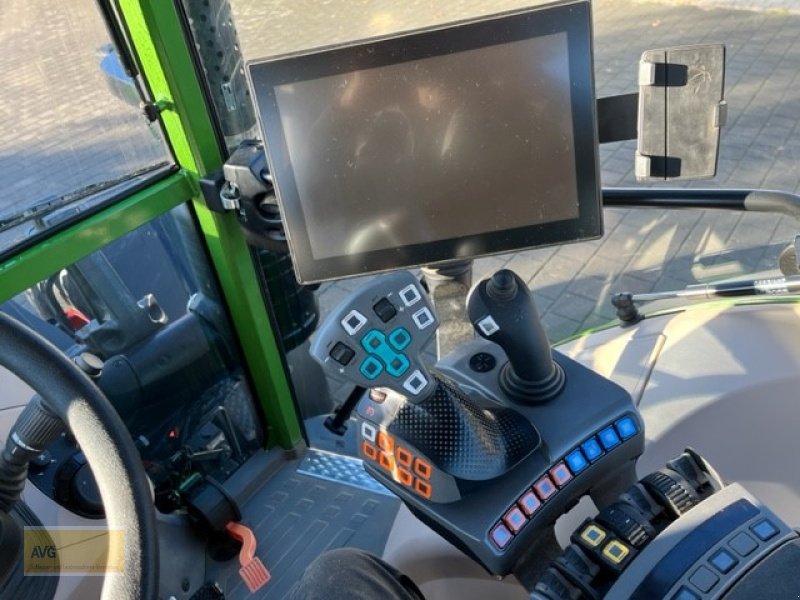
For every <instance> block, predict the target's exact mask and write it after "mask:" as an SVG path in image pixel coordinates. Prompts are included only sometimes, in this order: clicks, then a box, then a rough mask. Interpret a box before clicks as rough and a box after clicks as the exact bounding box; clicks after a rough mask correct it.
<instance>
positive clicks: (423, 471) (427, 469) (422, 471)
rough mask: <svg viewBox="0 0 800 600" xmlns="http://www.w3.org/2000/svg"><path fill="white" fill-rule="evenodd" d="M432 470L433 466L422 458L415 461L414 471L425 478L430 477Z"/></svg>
mask: <svg viewBox="0 0 800 600" xmlns="http://www.w3.org/2000/svg"><path fill="white" fill-rule="evenodd" d="M432 471H433V469H431V466H430V465H429V464H428V463H426V462H425V461H424V460H422V459H421V458H418V459H417V460H416V461H415V462H414V472H415V473H416V474H417V475H419V476H420V477H422V478H423V479H430V478H431V472H432Z"/></svg>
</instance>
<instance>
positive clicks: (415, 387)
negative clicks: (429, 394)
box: [403, 369, 428, 396]
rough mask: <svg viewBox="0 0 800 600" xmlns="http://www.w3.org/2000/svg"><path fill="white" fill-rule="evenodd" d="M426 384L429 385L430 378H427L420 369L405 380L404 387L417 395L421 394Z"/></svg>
mask: <svg viewBox="0 0 800 600" xmlns="http://www.w3.org/2000/svg"><path fill="white" fill-rule="evenodd" d="M426 385H428V380H427V379H425V376H424V375H423V374H422V373H421V372H420V370H419V369H417V370H416V371H414V372H413V373H412V374H411V375H410V376H409V378H408V379H406V380H405V381H404V382H403V388H405V389H406V390H407V391H409V392H411V393H412V394H414V395H415V396H416V395H417V394H419V393H420V392H421V391H422V390H423V389H424V388H425V386H426Z"/></svg>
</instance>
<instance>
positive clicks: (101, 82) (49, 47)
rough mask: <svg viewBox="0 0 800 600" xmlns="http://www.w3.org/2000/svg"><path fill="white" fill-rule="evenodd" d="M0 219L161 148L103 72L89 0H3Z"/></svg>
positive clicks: (161, 153)
mask: <svg viewBox="0 0 800 600" xmlns="http://www.w3.org/2000/svg"><path fill="white" fill-rule="evenodd" d="M0 15H2V16H3V21H2V23H3V24H2V26H0V188H2V190H3V194H2V196H0V218H2V217H3V215H4V213H6V212H8V211H9V210H13V209H14V208H15V207H20V206H29V205H30V204H32V203H34V202H38V201H41V200H44V199H46V198H48V197H55V196H60V195H63V194H66V193H69V192H74V191H76V190H77V189H79V188H82V187H84V186H88V185H90V184H94V183H99V182H101V181H107V180H110V179H115V178H117V177H120V176H122V175H124V174H126V173H128V172H131V171H134V170H137V169H141V168H143V167H145V166H148V165H151V164H154V163H157V162H160V161H162V160H164V159H165V158H166V156H167V154H166V149H165V147H164V145H163V142H162V141H161V139H160V132H158V130H156V129H155V128H154V129H153V130H152V131H150V130H149V129H150V128H149V127H148V125H147V124H146V122H145V120H144V117H143V116H142V115H141V113H140V111H139V109H138V108H137V107H136V105H135V104H134V105H130V104H127V103H125V102H124V101H123V100H121V99H119V98H116V97H114V96H112V95H111V94H110V93H109V91H108V89H109V88H108V84H107V81H106V79H105V77H104V76H103V74H102V70H101V68H100V61H101V60H102V57H103V55H102V52H101V49H102V48H103V46H104V45H106V44H108V43H109V40H110V38H109V35H108V32H107V31H106V29H105V26H104V24H103V21H102V19H101V17H100V13H99V11H98V10H97V5H96V3H95V2H94V1H93V0H70V2H50V1H48V0H25V1H21V0H0Z"/></svg>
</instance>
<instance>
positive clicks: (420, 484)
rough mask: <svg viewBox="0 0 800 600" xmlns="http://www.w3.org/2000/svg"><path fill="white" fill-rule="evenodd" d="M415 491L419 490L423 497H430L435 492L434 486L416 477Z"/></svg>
mask: <svg viewBox="0 0 800 600" xmlns="http://www.w3.org/2000/svg"><path fill="white" fill-rule="evenodd" d="M414 491H415V492H417V493H418V494H419V495H420V496H422V497H423V498H430V497H431V493H432V492H433V488H432V487H431V484H430V483H428V482H426V481H422V480H421V479H415V480H414Z"/></svg>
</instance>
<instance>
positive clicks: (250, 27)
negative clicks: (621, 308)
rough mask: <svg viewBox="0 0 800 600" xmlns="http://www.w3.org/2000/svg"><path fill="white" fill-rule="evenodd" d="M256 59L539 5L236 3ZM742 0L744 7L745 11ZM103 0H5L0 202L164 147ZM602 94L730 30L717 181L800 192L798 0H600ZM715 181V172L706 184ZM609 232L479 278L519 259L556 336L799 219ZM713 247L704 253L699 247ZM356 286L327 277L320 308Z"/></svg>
mask: <svg viewBox="0 0 800 600" xmlns="http://www.w3.org/2000/svg"><path fill="white" fill-rule="evenodd" d="M233 4H234V16H235V18H236V21H237V24H238V27H239V30H240V34H241V41H242V47H243V50H244V52H245V55H246V57H248V58H255V57H257V56H262V55H264V54H270V53H275V52H283V51H288V50H294V49H298V48H302V47H307V46H309V45H312V44H321V43H330V42H335V41H342V40H346V39H352V38H354V37H362V36H365V35H372V34H376V33H382V32H383V33H385V32H387V31H392V30H399V29H408V28H412V27H418V26H422V25H427V24H431V23H432V22H443V21H447V20H451V19H455V18H460V17H465V16H471V15H476V14H480V13H489V12H494V11H496V10H501V9H507V8H513V7H519V6H523V5H527V4H530V0H451V1H448V2H446V3H445V2H439V3H435V4H432V3H429V2H427V1H423V0H407V1H405V2H396V1H395V0H351V1H344V0H342V1H339V2H333V1H331V0H323V1H319V0H292V1H287V0H233ZM736 8H745V9H748V10H734V9H736ZM95 11H96V9H95V5H94V3H93V2H91V0H73V1H72V2H69V3H66V4H65V3H58V5H56V4H53V3H50V2H47V1H46V0H28V1H27V2H15V1H13V0H0V14H3V16H4V17H6V18H4V20H3V22H4V25H3V27H2V28H0V49H1V50H2V52H0V73H2V75H0V77H2V86H0V184H1V185H2V186H3V189H4V191H5V193H4V194H3V196H2V197H0V214H2V213H3V212H4V211H5V210H7V209H8V208H10V207H13V206H20V205H23V204H26V203H30V202H33V201H35V200H37V199H41V198H44V197H46V196H48V195H53V194H59V193H64V192H66V191H70V190H73V189H75V188H76V187H80V186H82V185H86V184H88V183H92V182H96V181H99V180H101V179H106V178H108V176H110V175H111V176H113V175H117V174H120V173H122V172H125V170H127V169H128V168H133V167H140V166H144V165H145V164H149V163H150V162H153V161H155V160H158V158H159V157H160V156H162V146H161V142H160V140H159V139H158V137H157V136H156V135H154V134H153V132H151V131H149V130H148V127H147V126H146V125H145V124H144V122H143V120H142V119H141V117H140V116H139V115H138V113H137V111H136V110H135V109H134V108H132V107H130V106H129V105H126V104H125V103H124V102H122V101H120V100H119V99H117V98H115V97H113V96H111V95H110V94H109V93H108V92H107V88H106V82H105V81H104V79H103V78H102V76H101V74H100V69H99V62H100V58H101V57H100V54H99V53H98V49H99V48H100V47H101V46H102V45H103V44H104V43H106V42H107V41H108V35H107V33H106V32H105V30H104V29H103V26H102V23H101V21H100V19H99V17H97V15H96V12H95ZM594 11H595V32H596V48H595V51H596V57H595V59H596V71H597V91H598V95H599V96H605V95H611V94H616V93H623V92H629V91H634V90H635V87H634V86H635V72H636V69H635V66H636V62H637V60H638V56H639V54H640V53H641V51H643V50H645V49H647V48H652V47H659V46H665V45H675V44H682V43H694V42H704V41H705V42H725V43H726V44H727V47H728V76H727V96H728V101H729V104H730V119H729V126H728V127H727V128H726V129H725V130H724V133H723V140H722V144H723V150H722V159H721V162H720V175H719V178H718V179H717V180H716V181H715V182H712V183H710V185H721V186H743V187H759V186H765V187H775V188H782V189H787V190H791V191H798V190H800V169H798V164H799V163H800V132H798V131H797V115H798V114H800V85H798V83H800V81H799V80H798V72H799V71H798V68H797V66H798V59H800V1H798V0H761V1H759V0H664V1H660V0H596V1H595V3H594ZM632 156H633V146H632V144H630V143H623V144H617V145H612V146H609V147H605V148H604V149H603V152H602V172H603V182H604V184H606V185H620V184H629V183H631V182H632V177H631V171H632ZM707 185H708V184H707ZM605 218H606V235H605V236H604V238H603V239H602V240H598V241H596V242H588V243H583V244H577V245H570V246H563V247H556V248H547V249H541V250H536V251H528V252H521V253H517V254H513V255H507V256H502V257H491V258H486V259H481V260H479V261H477V263H476V274H475V275H476V278H478V277H482V276H484V275H487V274H490V273H491V272H493V271H494V270H496V269H498V268H501V267H504V266H508V267H510V268H513V269H515V270H517V271H518V272H519V273H520V274H521V275H522V276H523V277H525V279H526V280H527V281H528V282H529V283H530V284H531V285H532V286H533V288H534V290H535V293H536V296H537V301H538V302H539V305H540V308H541V310H542V313H543V318H544V321H545V324H546V326H547V329H548V331H549V333H550V335H551V337H552V338H553V339H559V338H562V337H564V336H566V335H569V334H571V333H573V332H575V331H576V330H578V329H579V328H581V327H584V326H588V325H593V324H596V323H599V322H601V321H604V320H606V319H608V318H610V317H611V316H612V310H611V308H610V304H609V302H608V295H609V293H610V292H612V291H617V290H620V289H628V290H630V291H635V292H636V291H649V290H653V289H665V288H672V287H679V286H683V285H685V284H686V283H688V282H693V281H695V279H696V277H697V276H718V275H720V274H721V273H724V272H727V271H725V270H724V268H723V267H722V266H720V264H719V263H720V260H721V259H719V258H718V257H714V256H711V257H708V256H707V255H709V254H711V253H714V252H718V251H721V250H724V249H730V250H735V251H736V253H735V254H734V255H733V256H732V257H730V258H731V259H732V260H731V261H728V262H729V263H730V264H729V267H730V270H731V271H735V270H738V271H741V272H747V271H753V270H757V269H761V268H766V267H770V266H772V265H774V256H775V255H776V254H777V252H778V251H779V249H780V248H781V247H782V245H783V243H784V242H785V241H787V240H788V239H790V238H791V237H792V236H793V235H794V233H795V229H796V225H795V223H793V222H791V221H789V220H786V219H780V218H778V217H773V216H764V215H752V214H749V215H746V216H742V215H739V214H732V213H723V214H720V213H711V212H708V211H693V212H679V213H678V212H664V211H646V212H643V211H635V210H630V211H624V210H607V211H606V216H605ZM698 255H706V256H707V257H706V258H705V259H704V262H703V264H697V263H696V261H695V260H694V259H695V257H696V256H698ZM358 285H360V283H359V281H358V280H350V281H344V282H338V283H335V284H329V285H326V286H324V287H323V289H322V291H321V300H322V304H323V307H324V308H326V309H327V308H328V307H330V306H331V305H333V304H334V303H335V302H337V301H338V300H340V299H341V298H343V297H344V296H345V295H346V294H347V292H348V291H349V290H352V289H354V288H355V287H356V286H358Z"/></svg>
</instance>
